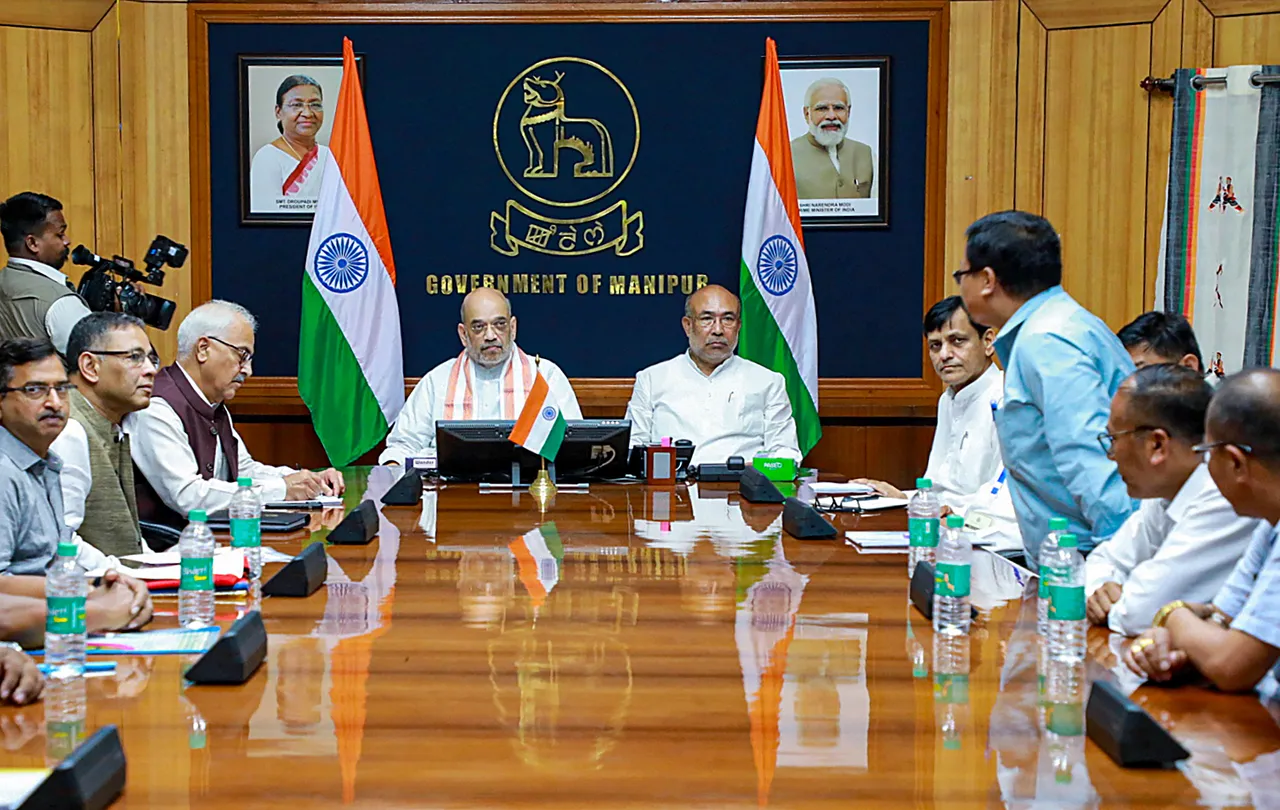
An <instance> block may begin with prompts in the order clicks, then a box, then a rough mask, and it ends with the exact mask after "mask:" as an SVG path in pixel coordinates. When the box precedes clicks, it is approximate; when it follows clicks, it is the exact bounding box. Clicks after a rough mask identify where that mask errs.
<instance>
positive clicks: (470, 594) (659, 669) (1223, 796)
mask: <svg viewBox="0 0 1280 810" xmlns="http://www.w3.org/2000/svg"><path fill="white" fill-rule="evenodd" d="M346 475H347V480H348V485H349V488H348V492H347V495H346V499H345V502H346V509H348V510H349V509H351V508H352V507H354V506H356V505H358V504H359V503H360V501H361V500H362V499H364V498H365V497H366V496H369V497H372V498H374V499H376V498H378V497H379V496H380V495H381V493H383V492H385V491H386V489H387V487H388V486H389V485H390V483H391V482H392V481H393V480H394V478H395V477H396V475H397V473H396V472H395V471H394V470H391V469H388V468H374V469H373V470H369V469H368V468H353V469H350V470H347V471H346ZM545 506H546V508H545V511H544V510H543V509H541V508H540V507H539V505H538V503H537V502H536V501H535V500H534V498H533V497H532V496H531V495H530V494H529V493H528V492H511V491H481V489H480V488H479V487H477V485H475V484H468V485H459V484H449V485H443V484H442V485H431V484H429V485H428V487H427V490H426V491H425V492H424V496H423V500H422V502H421V503H420V504H419V505H417V506H413V507H391V506H387V507H380V519H379V522H380V525H379V533H378V537H377V538H376V539H374V540H373V541H372V542H371V543H370V544H368V545H330V546H329V547H328V548H327V549H326V551H327V554H328V556H329V562H328V565H329V570H328V578H327V582H326V583H325V585H324V586H322V587H321V588H320V589H319V590H318V591H317V592H316V593H314V594H313V595H312V596H310V597H307V598H301V599H285V598H279V597H270V598H266V599H262V598H260V597H259V596H258V595H257V594H256V592H255V593H250V594H248V595H239V596H227V597H223V596H220V597H219V600H218V618H219V621H220V622H222V623H230V622H231V621H233V620H234V619H235V618H236V617H237V615H239V614H241V613H243V612H244V611H246V610H249V609H253V608H255V607H257V608H259V609H260V610H261V613H262V617H263V620H264V622H265V625H266V628H267V631H268V634H269V642H268V652H267V658H266V662H265V663H264V664H263V666H262V667H261V669H259V670H258V672H257V673H256V674H255V675H254V676H253V677H252V678H251V679H250V680H249V681H247V682H246V683H244V684H242V685H239V686H194V685H188V684H185V682H184V680H183V678H182V672H183V670H184V668H185V667H186V666H187V665H189V663H190V662H191V660H192V659H191V658H190V657H186V656H155V657H153V658H145V657H132V658H129V657H126V658H121V659H119V661H120V664H119V669H118V670H117V672H116V674H115V675H114V676H106V677H94V678H90V679H87V694H88V712H87V717H86V722H85V733H91V732H93V731H94V730H95V729H97V728H100V727H102V726H104V725H107V724H114V725H116V726H117V727H118V728H119V731H120V735H121V738H122V741H123V745H124V749H125V752H126V755H127V757H128V782H127V787H126V790H125V794H124V795H123V796H122V797H121V798H120V800H119V801H118V803H117V806H118V807H160V808H186V807H192V808H195V807H199V808H205V807H209V808H220V807H228V808H232V807H234V808H247V807H252V808H272V807H282V808H283V807H288V808H294V809H295V810H296V808H299V807H318V806H335V807H337V806H344V805H355V806H367V807H402V808H427V807H474V808H480V807H485V808H488V807H508V806H510V807H534V806H538V807H556V808H562V807H584V806H591V807H639V806H645V807H716V808H720V807H724V808H729V807H744V808H745V807H753V808H760V807H775V808H784V807H850V806H874V807H892V806H934V805H938V806H942V805H946V806H957V807H968V806H974V807H978V806H1006V807H1030V806H1035V805H1037V804H1038V805H1039V806H1053V807H1097V806H1102V805H1103V804H1107V805H1110V806H1131V805H1150V806H1161V807H1163V806H1175V805H1176V806H1200V805H1203V806H1216V807H1234V806H1249V805H1251V804H1252V802H1253V799H1252V798H1251V793H1252V795H1253V796H1255V797H1256V798H1257V801H1258V803H1259V805H1261V806H1265V801H1270V802H1272V803H1273V804H1272V806H1275V805H1274V802H1275V801H1276V797H1277V792H1278V791H1277V788H1276V786H1277V780H1278V779H1280V777H1278V776H1277V770H1280V723H1278V719H1280V709H1276V708H1274V707H1272V708H1268V706H1266V705H1264V704H1263V703H1262V702H1260V701H1259V700H1258V699H1257V698H1256V697H1254V696H1249V695H1243V696H1229V695H1223V694H1219V693H1216V692H1214V691H1212V690H1209V689H1206V688H1202V687H1198V686H1184V687H1181V688H1178V689H1167V688H1158V687H1152V686H1140V687H1139V686H1138V685H1137V682H1136V681H1127V680H1126V677H1125V676H1124V674H1123V665H1122V664H1120V663H1119V662H1118V661H1117V660H1116V657H1115V651H1116V650H1118V649H1120V646H1119V640H1118V639H1116V640H1112V639H1110V638H1109V637H1108V634H1107V633H1105V632H1104V631H1101V630H1097V629H1095V630H1094V631H1093V634H1092V635H1091V636H1090V639H1089V657H1088V661H1087V667H1088V673H1089V677H1090V679H1091V680H1094V681H1096V680H1099V679H1107V680H1113V681H1116V682H1117V683H1118V684H1119V685H1122V686H1123V687H1124V689H1125V690H1126V691H1128V690H1131V689H1134V688H1135V687H1137V688H1136V691H1134V692H1133V693H1132V697H1133V699H1134V700H1135V701H1136V702H1137V703H1138V704H1140V705H1141V706H1143V707H1144V708H1145V709H1146V710H1147V711H1148V712H1150V713H1151V715H1152V716H1153V717H1154V718H1155V719H1156V720H1157V721H1158V722H1159V723H1160V724H1161V725H1163V726H1164V727H1165V728H1167V729H1168V730H1169V731H1170V732H1172V734H1173V735H1174V736H1175V737H1176V738H1177V739H1178V740H1179V741H1180V742H1181V743H1182V744H1183V745H1184V746H1185V747H1186V748H1187V749H1188V750H1190V751H1191V752H1192V756H1191V758H1190V759H1189V760H1187V761H1185V762H1184V763H1182V764H1181V765H1180V766H1179V767H1178V768H1176V769H1168V770H1125V769H1122V768H1120V767H1118V766H1117V765H1116V764H1114V763H1113V762H1112V761H1111V760H1110V759H1109V758H1108V757H1107V756H1106V754H1104V753H1103V752H1102V751H1101V750H1100V749H1099V748H1097V747H1096V746H1095V745H1094V744H1093V742H1092V741H1087V742H1086V743H1085V744H1084V745H1083V748H1082V751H1081V752H1079V753H1078V756H1076V757H1074V758H1073V759H1070V760H1069V761H1066V762H1063V761H1061V754H1060V753H1059V754H1058V755H1057V756H1055V755H1054V754H1053V752H1052V751H1050V750H1049V748H1050V746H1049V743H1048V742H1047V741H1046V740H1045V739H1044V738H1043V737H1042V734H1041V732H1040V724H1041V722H1042V721H1041V719H1040V717H1041V715H1042V708H1041V707H1040V706H1039V705H1038V703H1039V700H1038V689H1037V672H1036V654H1035V606H1034V599H1024V598H1023V597H1024V594H1026V593H1034V588H1035V585H1034V581H1033V580H1032V581H1031V582H1030V588H1031V591H1027V590H1026V588H1027V587H1028V582H1027V581H1026V579H1027V578H1025V577H1023V576H1021V575H1020V574H1019V572H1018V571H1017V569H1015V568H1013V567H1012V566H1009V565H1007V564H1006V563H1004V562H1003V561H1000V560H996V559H995V558H994V557H993V556H992V555H989V554H987V553H986V552H981V553H980V554H979V555H978V559H977V561H975V566H974V574H973V580H974V602H975V604H976V605H977V606H978V607H979V609H980V616H979V618H978V620H977V621H976V622H975V624H974V627H973V629H972V633H971V647H970V675H969V678H968V688H967V690H955V689H942V688H935V685H936V684H940V682H941V681H940V679H935V678H934V677H933V676H932V675H931V671H930V670H931V661H932V654H933V643H934V639H933V632H932V629H931V627H930V625H929V623H928V622H927V621H926V620H924V619H923V617H922V616H921V615H920V614H919V613H918V612H915V611H914V610H913V609H911V608H910V607H909V603H908V579H907V575H906V557H905V556H904V555H903V554H901V553H897V554H893V553H888V554H862V553H859V552H858V551H857V550H856V549H854V548H853V547H852V546H850V545H848V544H847V543H845V542H844V540H843V538H838V539H836V540H817V541H814V540H808V541H802V540H798V539H795V538H793V537H791V536H789V535H787V534H785V533H783V531H782V527H781V519H780V515H781V511H782V507H781V506H779V505H753V504H749V503H746V502H743V501H742V500H741V499H740V498H739V495H738V493H737V490H736V487H735V486H733V485H723V484H720V485H713V484H704V485H700V486H698V485H691V486H684V485H679V486H676V487H649V486H646V485H644V484H639V483H637V484H630V485H627V484H593V485H592V486H591V487H590V488H589V489H588V490H587V491H569V490H561V491H560V492H559V493H558V494H557V495H556V497H555V499H554V501H553V502H552V503H550V504H546V505H545ZM341 517H342V510H337V509H335V510H331V511H329V512H318V513H314V514H313V516H312V518H311V521H312V525H311V527H310V528H309V529H308V530H306V531H299V532H295V533H292V534H287V535H266V536H264V543H265V544H266V545H268V546H270V547H272V548H275V549H278V550H279V551H282V552H285V553H288V554H296V553H298V552H300V551H301V550H302V549H303V548H304V547H306V546H308V545H309V544H311V543H316V542H323V541H324V539H325V537H326V536H327V534H328V532H329V530H330V529H332V527H333V526H334V525H335V523H336V522H337V521H338V520H340V519H341ZM833 520H834V521H835V523H836V524H837V526H838V527H839V528H840V529H842V530H900V529H902V528H904V527H905V520H906V518H905V515H904V514H903V510H901V509H898V510H893V511H887V512H880V513H868V514H865V515H856V514H847V513H845V514H839V515H835V516H833ZM277 568H278V566H268V569H267V572H266V574H265V578H269V577H270V576H271V575H272V573H273V572H274V571H275V570H277ZM156 607H157V619H156V622H155V625H154V626H155V627H171V626H175V625H176V613H177V603H176V599H174V598H172V597H170V598H158V599H157V600H156ZM0 732H2V739H0V742H3V744H4V747H5V749H6V751H5V754H4V762H5V765H6V766H8V767H21V766H38V765H41V764H43V763H45V761H46V758H52V757H54V756H56V755H57V753H56V749H57V741H56V740H54V739H53V738H52V737H49V738H46V729H45V724H44V708H43V706H42V705H41V704H36V705H34V706H29V707H24V708H6V709H3V710H0ZM63 742H64V743H65V741H63ZM1264 797H1265V798H1264Z"/></svg>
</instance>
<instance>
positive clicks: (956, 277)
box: [951, 268, 982, 287]
mask: <svg viewBox="0 0 1280 810" xmlns="http://www.w3.org/2000/svg"><path fill="white" fill-rule="evenodd" d="M981 272H982V270H981V269H976V270H975V269H972V268H970V269H968V270H956V271H954V272H953V273H952V274H951V280H952V281H954V282H955V283H956V286H957V287H959V286H960V279H962V278H964V277H965V276H967V275H969V274H970V273H981Z"/></svg>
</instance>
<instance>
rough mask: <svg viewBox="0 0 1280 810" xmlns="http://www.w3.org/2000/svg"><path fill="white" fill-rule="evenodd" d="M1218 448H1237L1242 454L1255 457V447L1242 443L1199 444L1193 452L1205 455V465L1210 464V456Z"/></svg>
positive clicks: (1192, 449)
mask: <svg viewBox="0 0 1280 810" xmlns="http://www.w3.org/2000/svg"><path fill="white" fill-rule="evenodd" d="M1217 447H1235V448H1238V449H1239V450H1240V452H1242V453H1244V454H1245V455H1246V456H1251V455H1253V445H1249V444H1241V443H1240V442H1226V441H1223V442H1204V443H1203V444H1197V445H1195V446H1194V447H1192V448H1191V452H1193V453H1203V454H1204V460H1205V463H1206V464H1208V463H1209V456H1210V455H1211V454H1212V451H1213V450H1214V448H1217Z"/></svg>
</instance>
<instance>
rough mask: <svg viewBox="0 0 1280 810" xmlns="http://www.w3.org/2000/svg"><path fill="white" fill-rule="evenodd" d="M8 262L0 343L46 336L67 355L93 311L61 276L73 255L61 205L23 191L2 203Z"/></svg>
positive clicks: (0, 224) (1, 282) (0, 287)
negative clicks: (79, 326)
mask: <svg viewBox="0 0 1280 810" xmlns="http://www.w3.org/2000/svg"><path fill="white" fill-rule="evenodd" d="M0 234H2V235H3V236H4V246H5V249H6V250H7V251H8V252H9V264H8V265H6V266H5V268H4V270H0V339H7V338H15V337H29V338H48V339H49V340H51V341H52V342H53V345H54V348H56V349H57V350H58V353H59V354H64V355H65V354H66V351H67V339H68V338H69V337H70V336H71V328H72V327H73V326H75V325H76V324H77V323H79V322H80V319H81V318H83V317H84V316H86V315H88V314H89V307H88V305H87V304H86V303H85V301H84V299H83V298H81V297H80V295H79V294H78V293H77V292H76V290H75V287H73V286H71V283H70V282H69V281H67V277H66V275H64V274H63V273H62V272H61V268H62V266H63V264H65V263H66V261H67V257H68V256H69V255H70V253H71V250H70V248H71V241H70V240H69V239H67V220H66V218H65V217H64V216H63V214H62V203H60V202H58V201H57V200H55V199H54V198H52V197H49V196H47V195H45V194H38V193H36V192H33V191H24V192H22V193H21V194H15V195H14V196H12V197H10V198H9V199H7V200H5V201H4V202H3V203H0Z"/></svg>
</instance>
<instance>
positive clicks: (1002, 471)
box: [991, 467, 1009, 495]
mask: <svg viewBox="0 0 1280 810" xmlns="http://www.w3.org/2000/svg"><path fill="white" fill-rule="evenodd" d="M1008 474H1009V468H1008V467H1001V468H1000V477H999V478H997V479H996V485H995V486H994V487H992V488H991V494H992V495H998V494H999V493H1000V487H1002V486H1004V477H1005V476H1006V475H1008Z"/></svg>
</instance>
